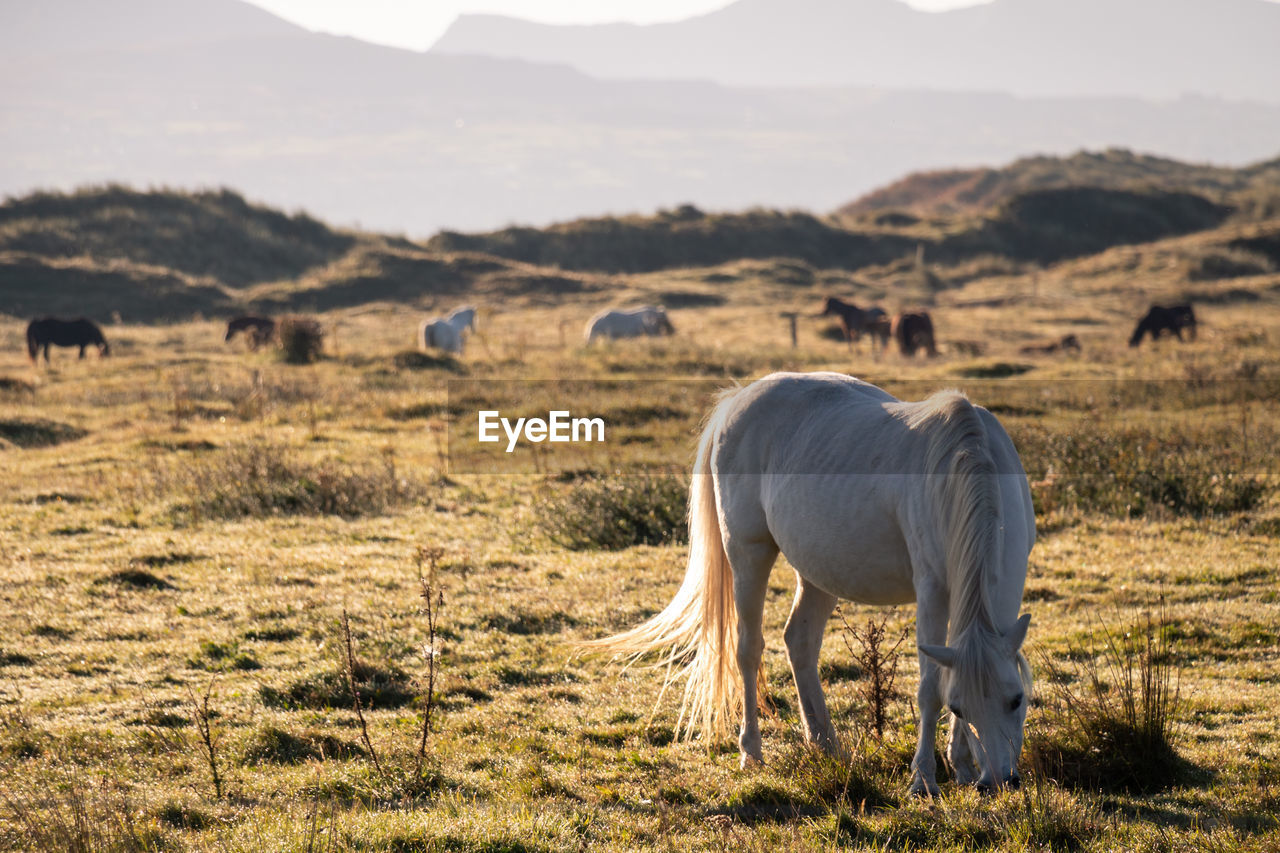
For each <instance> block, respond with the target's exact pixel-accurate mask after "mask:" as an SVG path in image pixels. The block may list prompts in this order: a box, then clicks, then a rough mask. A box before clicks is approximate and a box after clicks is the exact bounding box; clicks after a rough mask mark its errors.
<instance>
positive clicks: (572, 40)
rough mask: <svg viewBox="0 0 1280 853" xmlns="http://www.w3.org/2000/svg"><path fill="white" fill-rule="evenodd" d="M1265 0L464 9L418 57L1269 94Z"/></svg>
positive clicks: (1080, 91) (1014, 86)
mask: <svg viewBox="0 0 1280 853" xmlns="http://www.w3.org/2000/svg"><path fill="white" fill-rule="evenodd" d="M1278 40H1280V5H1278V4H1276V3H1270V2H1265V0H1159V2H1156V0H994V2H992V3H988V4H985V5H981V6H972V7H968V8H961V9H953V10H951V11H947V12H941V13H929V12H921V11H917V10H914V9H912V8H911V7H909V6H907V5H906V4H905V3H902V2H899V0H738V2H736V3H733V4H732V5H730V6H728V7H726V8H724V9H721V10H719V11H716V12H712V13H710V14H707V15H702V16H699V17H696V18H691V19H688V20H684V21H679V22H675V23H666V24H652V25H646V26H640V25H630V24H611V25H596V26H556V25H548V24H536V23H532V22H528V21H522V20H518V19H514V18H507V17H498V16H492V15H464V16H462V17H460V18H459V19H458V20H457V22H456V23H454V25H453V26H452V27H451V28H450V29H449V30H448V31H447V32H446V33H445V34H444V36H443V37H441V38H440V40H439V41H438V42H437V43H436V44H435V45H434V46H433V47H432V49H431V50H432V52H433V53H441V54H444V53H449V54H484V55H488V56H497V57H507V58H516V59H526V60H531V61H536V62H562V63H567V64H569V65H572V66H573V67H575V68H577V69H579V70H582V71H584V72H586V73H588V74H592V75H596V76H600V77H608V78H619V79H657V78H664V79H680V78H684V79H701V80H713V81H715V82H718V83H722V84H725V85H732V86H874V87H883V88H889V89H931V90H945V91H995V92H1011V93H1013V94H1017V95H1023V96H1038V97H1044V96H1051V97H1058V96H1088V97H1098V96H1116V95H1129V96H1138V97H1147V98H1175V97H1178V96H1179V95H1184V94H1202V95H1211V96H1217V97H1224V98H1241V99H1256V100H1261V101H1266V102H1270V103H1277V102H1280V87H1278V86H1277V85H1276V81H1277V80H1280V51H1277V50H1276V49H1275V45H1276V43H1277V41H1278Z"/></svg>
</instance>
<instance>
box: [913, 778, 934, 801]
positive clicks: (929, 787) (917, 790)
mask: <svg viewBox="0 0 1280 853" xmlns="http://www.w3.org/2000/svg"><path fill="white" fill-rule="evenodd" d="M911 796H913V797H920V798H922V799H930V800H931V799H933V798H934V797H941V796H942V789H941V788H939V787H938V783H937V782H934V781H933V780H928V781H926V780H924V779H921V778H919V777H917V778H916V779H915V780H914V781H913V782H912V783H911Z"/></svg>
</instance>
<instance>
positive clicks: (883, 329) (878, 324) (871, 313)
mask: <svg viewBox="0 0 1280 853" xmlns="http://www.w3.org/2000/svg"><path fill="white" fill-rule="evenodd" d="M818 316H819V317H832V316H834V317H836V318H837V319H839V321H840V328H841V329H842V330H843V331H844V339H845V340H846V341H848V342H849V343H850V344H852V343H853V342H854V341H856V340H858V339H859V338H861V337H862V333H863V332H866V333H867V334H868V335H870V336H871V340H872V341H873V342H874V341H876V340H879V342H880V349H884V348H885V347H886V346H888V345H889V322H888V319H889V318H888V317H887V316H886V315H885V313H884V309H883V308H877V307H874V306H873V307H871V308H866V309H863V308H859V307H858V306H857V305H854V304H853V303H852V302H845V301H844V300H843V299H838V298H836V297H835V296H828V297H827V299H826V301H825V302H823V303H822V311H821V313H819V314H818Z"/></svg>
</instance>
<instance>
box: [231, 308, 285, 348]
mask: <svg viewBox="0 0 1280 853" xmlns="http://www.w3.org/2000/svg"><path fill="white" fill-rule="evenodd" d="M236 332H244V334H245V337H246V338H247V339H248V341H249V348H250V349H254V350H256V349H257V348H258V347H260V346H262V345H263V344H266V343H270V341H271V339H272V338H274V337H275V335H276V321H275V320H272V319H271V318H270V317H259V316H257V315H255V314H241V315H240V316H239V317H232V318H231V320H230V321H229V322H228V323H227V336H226V337H225V338H223V339H222V340H223V341H224V342H226V341H230V340H231V339H232V338H233V337H235V334H236Z"/></svg>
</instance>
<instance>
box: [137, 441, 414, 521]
mask: <svg viewBox="0 0 1280 853" xmlns="http://www.w3.org/2000/svg"><path fill="white" fill-rule="evenodd" d="M161 476H162V478H165V479H169V480H171V481H173V482H172V485H173V487H174V488H176V489H180V490H183V491H185V493H186V495H187V498H188V504H187V506H186V509H187V511H189V512H190V513H191V514H192V515H195V516H197V517H209V518H222V519H234V518H245V517H262V516H272V515H338V516H343V517H345V518H354V517H357V516H362V515H375V514H377V513H380V512H384V511H386V510H387V509H389V508H391V507H393V506H396V505H399V504H401V503H403V502H406V501H411V500H415V499H417V498H419V497H421V495H422V492H423V489H422V487H421V484H419V483H417V482H415V481H410V480H407V479H403V478H401V477H400V476H399V475H398V473H397V472H396V469H395V466H394V464H392V460H391V459H390V458H389V457H388V458H387V459H385V460H383V464H381V465H378V464H369V465H364V466H357V465H347V464H342V463H339V462H337V461H333V460H325V461H322V462H319V463H307V462H302V461H300V460H298V459H296V458H295V456H294V453H293V452H292V451H291V450H290V449H288V448H286V447H282V446H279V445H274V444H270V443H267V442H260V441H258V442H247V443H245V444H240V445H233V446H231V447H228V448H225V449H223V450H220V451H218V452H216V453H213V454H210V455H209V456H208V457H206V458H204V459H200V460H197V461H194V462H192V463H190V464H189V465H188V466H184V467H183V468H182V469H181V470H170V471H169V472H168V473H167V474H162V475H161Z"/></svg>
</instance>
